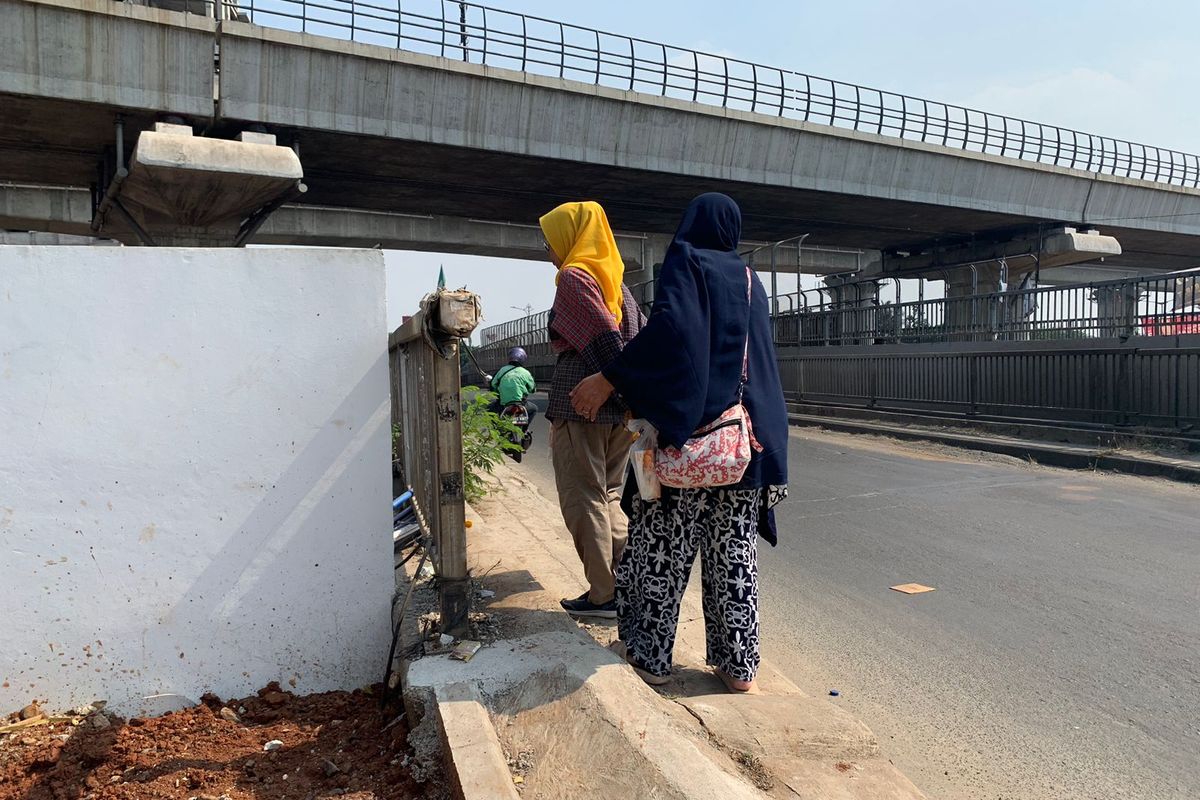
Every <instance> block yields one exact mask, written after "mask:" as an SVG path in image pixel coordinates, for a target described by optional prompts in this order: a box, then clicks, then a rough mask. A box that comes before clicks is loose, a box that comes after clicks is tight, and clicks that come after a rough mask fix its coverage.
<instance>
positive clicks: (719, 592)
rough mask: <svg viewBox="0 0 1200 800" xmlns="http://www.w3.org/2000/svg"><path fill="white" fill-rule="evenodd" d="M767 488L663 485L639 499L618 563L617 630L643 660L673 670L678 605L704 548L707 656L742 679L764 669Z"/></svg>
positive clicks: (652, 667)
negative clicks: (761, 595)
mask: <svg viewBox="0 0 1200 800" xmlns="http://www.w3.org/2000/svg"><path fill="white" fill-rule="evenodd" d="M761 500H762V490H761V489H665V488H664V489H663V497H662V499H661V500H658V501H656V502H645V501H643V500H642V499H641V498H640V497H635V498H634V500H633V516H632V517H631V518H630V520H629V540H628V543H627V544H626V546H625V551H624V553H623V555H622V556H621V561H620V564H619V565H618V568H617V575H616V581H617V592H616V598H617V629H618V632H619V633H620V636H621V639H622V640H624V642H625V645H626V648H627V652H628V654H629V656H630V657H631V658H632V660H633V661H634V662H636V664H637V666H639V667H641V668H642V669H644V670H646V671H647V672H650V673H652V674H654V675H659V676H665V675H668V674H670V672H671V651H672V650H673V649H674V647H675V629H676V627H677V626H678V624H679V606H680V603H681V602H682V600H683V593H684V590H685V589H686V588H687V582H688V577H689V575H690V574H691V571H692V564H693V562H694V561H695V559H696V553H697V551H699V553H700V570H701V582H702V589H703V597H704V631H705V634H706V638H707V641H708V657H707V660H708V663H709V665H710V666H714V667H717V668H718V669H720V670H722V671H723V672H725V673H726V674H727V675H729V676H731V677H733V678H737V679H739V680H744V681H749V680H754V674H755V672H756V671H757V670H758V662H759V654H758V647H759V639H758V551H757V535H758V516H759V512H760V507H761Z"/></svg>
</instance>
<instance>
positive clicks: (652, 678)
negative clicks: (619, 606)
mask: <svg viewBox="0 0 1200 800" xmlns="http://www.w3.org/2000/svg"><path fill="white" fill-rule="evenodd" d="M608 649H609V650H612V651H613V652H614V653H616V654H617V655H619V656H620V657H621V658H623V659H625V663H627V664H628V665H629V666H631V667H633V671H634V672H636V673H637V676H638V677H639V678H641V679H642V680H643V681H645V682H646V683H647V684H648V685H650V686H662V685H664V684H666V683H669V682H670V680H671V676H670V675H654V674H653V673H650V672H647V671H646V670H644V669H642V668H641V667H639V666H638V665H637V664H635V663H633V659H632V658H630V657H629V653H628V652H627V651H626V648H625V643H624V642H623V641H621V640H620V639H617V640H616V641H614V642H613V643H612V644H610V645H609V646H608Z"/></svg>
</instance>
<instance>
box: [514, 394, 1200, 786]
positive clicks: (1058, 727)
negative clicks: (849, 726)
mask: <svg viewBox="0 0 1200 800" xmlns="http://www.w3.org/2000/svg"><path fill="white" fill-rule="evenodd" d="M534 436H535V445H534V449H533V451H531V452H530V453H529V454H528V455H527V457H526V460H525V463H524V464H523V466H522V469H523V470H524V471H525V472H526V473H527V474H528V475H529V476H530V477H531V478H532V479H533V480H535V481H536V482H537V483H538V485H539V486H540V487H541V488H542V490H543V491H544V492H545V493H546V494H548V495H550V496H553V491H554V481H553V473H552V470H551V467H550V460H549V455H548V451H547V449H546V428H545V423H544V421H543V419H542V418H541V417H540V416H539V418H538V420H537V421H536V423H535V432H534ZM789 459H790V468H791V498H790V499H789V500H788V501H787V502H786V504H785V505H783V506H781V507H780V514H779V522H780V533H781V542H780V546H779V547H778V548H776V549H771V548H769V547H766V546H764V547H763V549H762V550H761V551H760V569H761V580H762V601H761V605H762V617H763V635H764V640H765V645H764V648H765V652H764V655H765V656H766V657H767V658H770V659H771V660H772V661H774V663H775V664H776V665H777V666H778V667H780V668H781V669H782V670H783V671H784V672H786V673H787V674H788V675H789V677H790V678H791V679H792V680H793V681H795V682H796V683H797V684H798V685H799V686H800V687H801V688H802V689H803V690H805V691H806V692H808V693H810V694H814V695H826V696H828V692H829V691H830V690H831V689H836V690H838V691H839V692H840V693H841V694H840V697H837V698H832V697H831V698H830V699H831V701H832V702H835V703H839V704H841V705H843V707H845V708H846V709H848V710H849V711H851V712H852V713H854V714H855V715H856V716H858V717H859V718H860V719H862V720H863V721H864V722H866V723H867V724H868V725H869V726H870V727H871V728H872V730H874V731H875V733H876V734H877V735H878V737H879V739H880V741H881V743H882V745H883V747H884V749H885V752H886V753H887V754H888V756H889V757H891V758H892V760H893V761H894V762H895V763H896V764H897V766H899V767H900V768H901V769H902V770H904V772H905V773H906V774H907V775H908V776H909V777H910V778H912V780H913V781H914V782H915V783H916V784H917V785H918V786H920V787H921V788H922V789H923V790H924V791H926V792H927V793H928V794H929V796H930V797H933V798H946V799H947V800H958V798H962V799H963V800H973V799H974V798H987V800H996V799H997V798H1005V799H1006V800H1007V799H1008V798H1012V799H1013V800H1041V799H1042V798H1045V799H1046V800H1050V799H1051V798H1053V800H1070V799H1073V798H1089V799H1090V798H1097V799H1099V798H1104V799H1105V800H1109V799H1110V798H1123V800H1142V799H1143V798H1144V799H1145V800H1174V799H1175V798H1179V799H1180V800H1183V798H1188V799H1189V800H1194V799H1195V798H1200V490H1198V489H1197V488H1196V487H1191V486H1185V485H1180V484H1173V483H1170V482H1167V481H1161V480H1156V479H1143V478H1135V477H1128V476H1119V475H1109V474H1098V473H1088V472H1075V471H1069V470H1058V469H1049V468H1041V467H1036V466H1032V465H1028V464H1023V463H1020V462H1017V461H1015V460H1012V459H1007V458H1004V457H997V456H987V455H983V454H974V453H967V452H964V451H957V450H951V449H945V448H938V447H927V446H924V445H909V444H900V443H896V442H892V441H888V440H882V439H876V438H875V437H861V436H851V435H842V434H828V433H817V432H811V431H807V430H803V429H797V430H795V431H794V432H793V435H792V440H791V446H790V451H789ZM907 582H918V583H922V584H925V585H929V586H933V587H935V588H936V591H934V592H932V593H926V594H919V595H904V594H900V593H898V592H894V591H891V590H889V588H888V587H890V586H892V585H895V584H900V583H907Z"/></svg>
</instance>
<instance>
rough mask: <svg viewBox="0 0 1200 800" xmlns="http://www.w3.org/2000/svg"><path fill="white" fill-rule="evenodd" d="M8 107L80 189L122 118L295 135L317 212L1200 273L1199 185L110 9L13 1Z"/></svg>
mask: <svg viewBox="0 0 1200 800" xmlns="http://www.w3.org/2000/svg"><path fill="white" fill-rule="evenodd" d="M218 38H219V40H220V45H221V47H220V55H221V62H220V73H219V78H218V79H217V80H216V81H215V89H216V100H217V103H216V106H215V111H214V102H213V101H214V77H215V73H214V68H213V47H214V44H215V43H216V42H217V40H218ZM79 42H86V43H91V44H89V45H88V46H87V47H79V46H77V43H79ZM56 43H57V45H56ZM96 48H103V50H97V49H96ZM60 51H61V52H60ZM75 51H78V52H75ZM165 53H169V54H170V58H171V66H170V67H168V66H167V65H166V64H165V63H159V61H161V59H162V58H163V55H162V54H165ZM310 75H328V76H331V79H330V80H328V81H310V80H308V79H307V76H310ZM0 94H3V95H4V97H3V102H5V103H6V104H7V105H8V107H10V108H13V109H16V111H17V113H15V114H9V115H7V116H6V118H5V119H3V120H0V166H2V167H3V168H0V180H11V181H20V182H25V183H56V184H60V185H74V186H80V187H82V186H86V185H87V183H88V182H90V181H91V180H92V179H93V178H94V161H95V154H96V153H97V152H98V147H97V142H96V141H95V140H93V139H89V138H88V128H89V126H88V125H86V124H72V123H73V122H74V119H75V118H76V117H78V118H81V119H82V118H88V119H93V120H96V119H103V118H104V115H105V114H108V115H109V119H110V121H109V123H107V124H109V125H111V115H112V114H113V113H115V112H116V111H117V110H122V109H123V110H124V111H125V112H128V113H131V114H133V113H137V114H140V115H141V117H142V118H140V122H139V123H138V124H139V125H141V126H142V127H143V128H145V127H148V126H149V125H150V124H152V121H153V118H154V117H155V115H162V114H180V115H185V116H188V117H189V118H190V119H191V120H192V121H193V122H196V123H197V124H199V123H206V124H209V125H210V126H211V127H212V128H213V130H214V131H216V132H217V133H219V134H221V135H227V134H228V133H229V129H230V128H231V127H233V126H239V125H243V126H244V125H246V124H250V123H258V124H262V125H265V126H267V127H268V128H269V129H270V130H273V131H276V132H277V133H279V134H281V135H283V136H285V137H286V138H284V139H282V141H285V142H290V141H291V140H292V139H298V140H300V141H301V142H302V144H303V152H304V160H305V174H306V182H307V183H309V184H310V187H311V188H312V191H311V192H310V194H309V195H308V197H307V198H306V199H305V202H306V203H311V204H313V205H319V206H325V207H327V208H332V207H355V208H369V209H373V210H379V211H398V210H403V211H415V212H418V213H426V214H429V215H430V216H434V217H445V218H459V219H478V218H486V219H491V220H530V221H532V220H534V219H536V217H537V215H538V213H540V212H544V211H545V210H546V208H547V207H548V206H550V205H553V204H554V203H555V202H560V201H561V200H562V199H570V197H571V196H593V195H597V194H599V195H602V196H603V199H604V201H605V204H606V207H608V208H609V209H610V217H611V218H612V220H613V222H614V225H615V226H616V227H618V228H622V229H626V230H644V231H648V232H650V233H657V234H666V233H668V232H669V231H670V230H672V229H673V227H674V224H675V222H676V221H677V219H678V214H679V211H680V209H681V208H682V207H683V205H684V204H685V203H686V201H687V200H688V199H690V197H691V196H692V195H694V194H695V193H697V192H698V191H704V190H710V189H718V190H723V191H727V192H729V193H731V194H733V195H734V196H735V197H736V198H737V199H738V200H739V202H740V203H741V204H742V206H743V210H744V211H745V213H746V231H745V232H746V235H747V237H749V238H753V239H761V240H770V239H782V238H785V237H787V236H791V235H794V234H795V233H797V232H811V233H812V234H813V238H814V239H815V240H817V241H820V242H822V243H824V244H832V245H839V246H845V247H854V248H861V249H867V250H871V249H880V248H888V249H896V248H900V249H903V248H906V247H912V246H914V245H916V244H918V243H920V242H922V241H929V240H930V239H931V238H935V237H937V236H941V235H945V236H949V237H953V236H967V235H975V234H979V233H981V232H987V231H994V230H999V229H1013V228H1014V227H1019V226H1022V225H1024V226H1029V225H1037V224H1041V223H1044V222H1046V221H1056V222H1058V223H1060V224H1062V223H1074V222H1080V221H1083V222H1086V221H1088V220H1091V219H1105V220H1110V221H1111V222H1106V223H1105V225H1106V227H1107V228H1108V232H1109V233H1111V234H1113V235H1114V236H1116V237H1117V238H1119V239H1120V240H1121V243H1122V245H1123V246H1124V250H1125V252H1124V253H1122V255H1121V256H1120V257H1119V258H1120V259H1121V262H1122V263H1125V264H1129V265H1137V266H1144V265H1145V264H1147V263H1149V262H1148V259H1149V258H1151V257H1153V258H1154V259H1155V260H1156V263H1154V264H1153V266H1158V267H1162V268H1172V267H1183V266H1192V265H1194V263H1196V261H1197V260H1200V214H1196V213H1193V212H1197V211H1200V191H1197V190H1192V189H1180V188H1179V187H1168V186H1164V185H1162V184H1152V183H1150V182H1147V181H1139V180H1133V179H1126V178H1113V177H1108V176H1099V175H1095V174H1091V173H1085V172H1081V171H1078V170H1071V169H1066V168H1060V167H1053V166H1048V165H1042V164H1035V163H1030V162H1019V161H1016V160H1013V159H1006V158H1002V157H998V156H991V155H984V154H979V153H970V152H964V151H952V150H949V149H946V148H941V147H938V146H935V145H928V144H923V143H920V142H909V141H904V140H899V139H893V138H888V137H883V136H877V135H874V134H866V133H859V132H854V131H847V130H842V129H838V128H830V127H826V126H820V125H812V124H808V123H803V122H798V121H793V120H784V119H776V118H774V117H770V116H764V115H761V114H751V113H747V112H740V111H731V110H727V109H721V108H716V107H710V106H701V105H698V104H695V103H689V102H685V101H680V100H674V99H669V98H659V97H649V96H646V95H642V94H637V93H631V92H625V91H620V90H616V89H610V88H605V87H597V86H592V85H585V84H581V83H577V82H571V81H565V80H560V79H557V78H548V77H542V76H535V75H527V74H524V73H520V72H513V71H508V70H504V69H497V68H493V67H483V66H480V65H477V64H463V63H459V62H454V61H450V60H447V59H439V58H436V57H433V56H425V55H420V54H416V53H411V52H405V51H398V50H394V49H391V48H383V47H378V46H372V45H363V44H358V43H349V42H345V41H340V40H334V39H329V38H323V37H319V36H314V35H306V34H298V33H292V32H288V31H281V30H272V29H268V28H263V27H259V26H254V25H250V24H245V23H239V22H233V21H225V22H220V23H218V22H215V21H213V20H209V19H205V18H203V17H200V16H198V15H189V14H182V13H178V12H170V11H163V10H159V9H153V8H145V7H140V6H135V5H132V4H129V3H112V2H109V0H0ZM56 103H57V105H55V104H56ZM138 109H140V111H137V110H138ZM145 117H149V119H150V122H146V121H145V119H144V118H145ZM22 120H24V122H22ZM60 123H61V124H60ZM95 127H97V128H99V127H102V126H99V125H97V126H95ZM51 128H54V130H51ZM22 137H24V140H29V141H32V140H33V139H37V146H36V147H34V146H33V145H31V144H28V143H27V142H25V141H24V140H23V138H22ZM38 137H40V138H38ZM17 156H19V157H17ZM355 164H358V165H364V168H363V169H357V170H356V169H354V168H352V166H353V165H355ZM10 167H11V169H10ZM564 194H566V195H568V196H564ZM647 260H652V259H651V258H649V257H648V258H647Z"/></svg>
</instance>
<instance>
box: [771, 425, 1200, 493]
mask: <svg viewBox="0 0 1200 800" xmlns="http://www.w3.org/2000/svg"><path fill="white" fill-rule="evenodd" d="M788 421H789V422H790V423H791V424H792V425H795V426H797V427H815V428H824V429H826V430H831V431H837V432H839V433H859V434H876V435H879V436H890V437H892V438H895V439H901V440H904V441H921V442H936V443H938V444H943V445H947V446H949V447H958V448H962V449H965V450H982V451H984V452H989V453H1000V454H1002V455H1008V456H1014V457H1016V458H1021V459H1026V460H1033V461H1035V462H1037V463H1039V464H1044V465H1047V466H1052V467H1066V468H1069V469H1089V470H1096V469H1098V470H1112V471H1114V472H1122V473H1127V474H1130V475H1142V476H1147V477H1163V478H1169V479H1171V480H1176V481H1181V482H1185V483H1200V463H1196V462H1194V461H1188V460H1184V459H1173V458H1166V457H1162V456H1152V455H1149V454H1146V455H1135V454H1131V453H1119V452H1114V451H1112V450H1109V449H1105V448H1099V447H1087V446H1083V445H1070V444H1053V443H1050V442H1037V441H1027V440H1022V439H1013V438H1010V437H1004V436H990V435H976V434H969V433H952V432H949V431H942V430H934V429H932V428H921V427H915V426H908V425H892V424H888V423H885V422H873V421H872V422H867V421H856V420H846V419H834V418H830V417H825V416H815V415H810V414H789V415H788Z"/></svg>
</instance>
